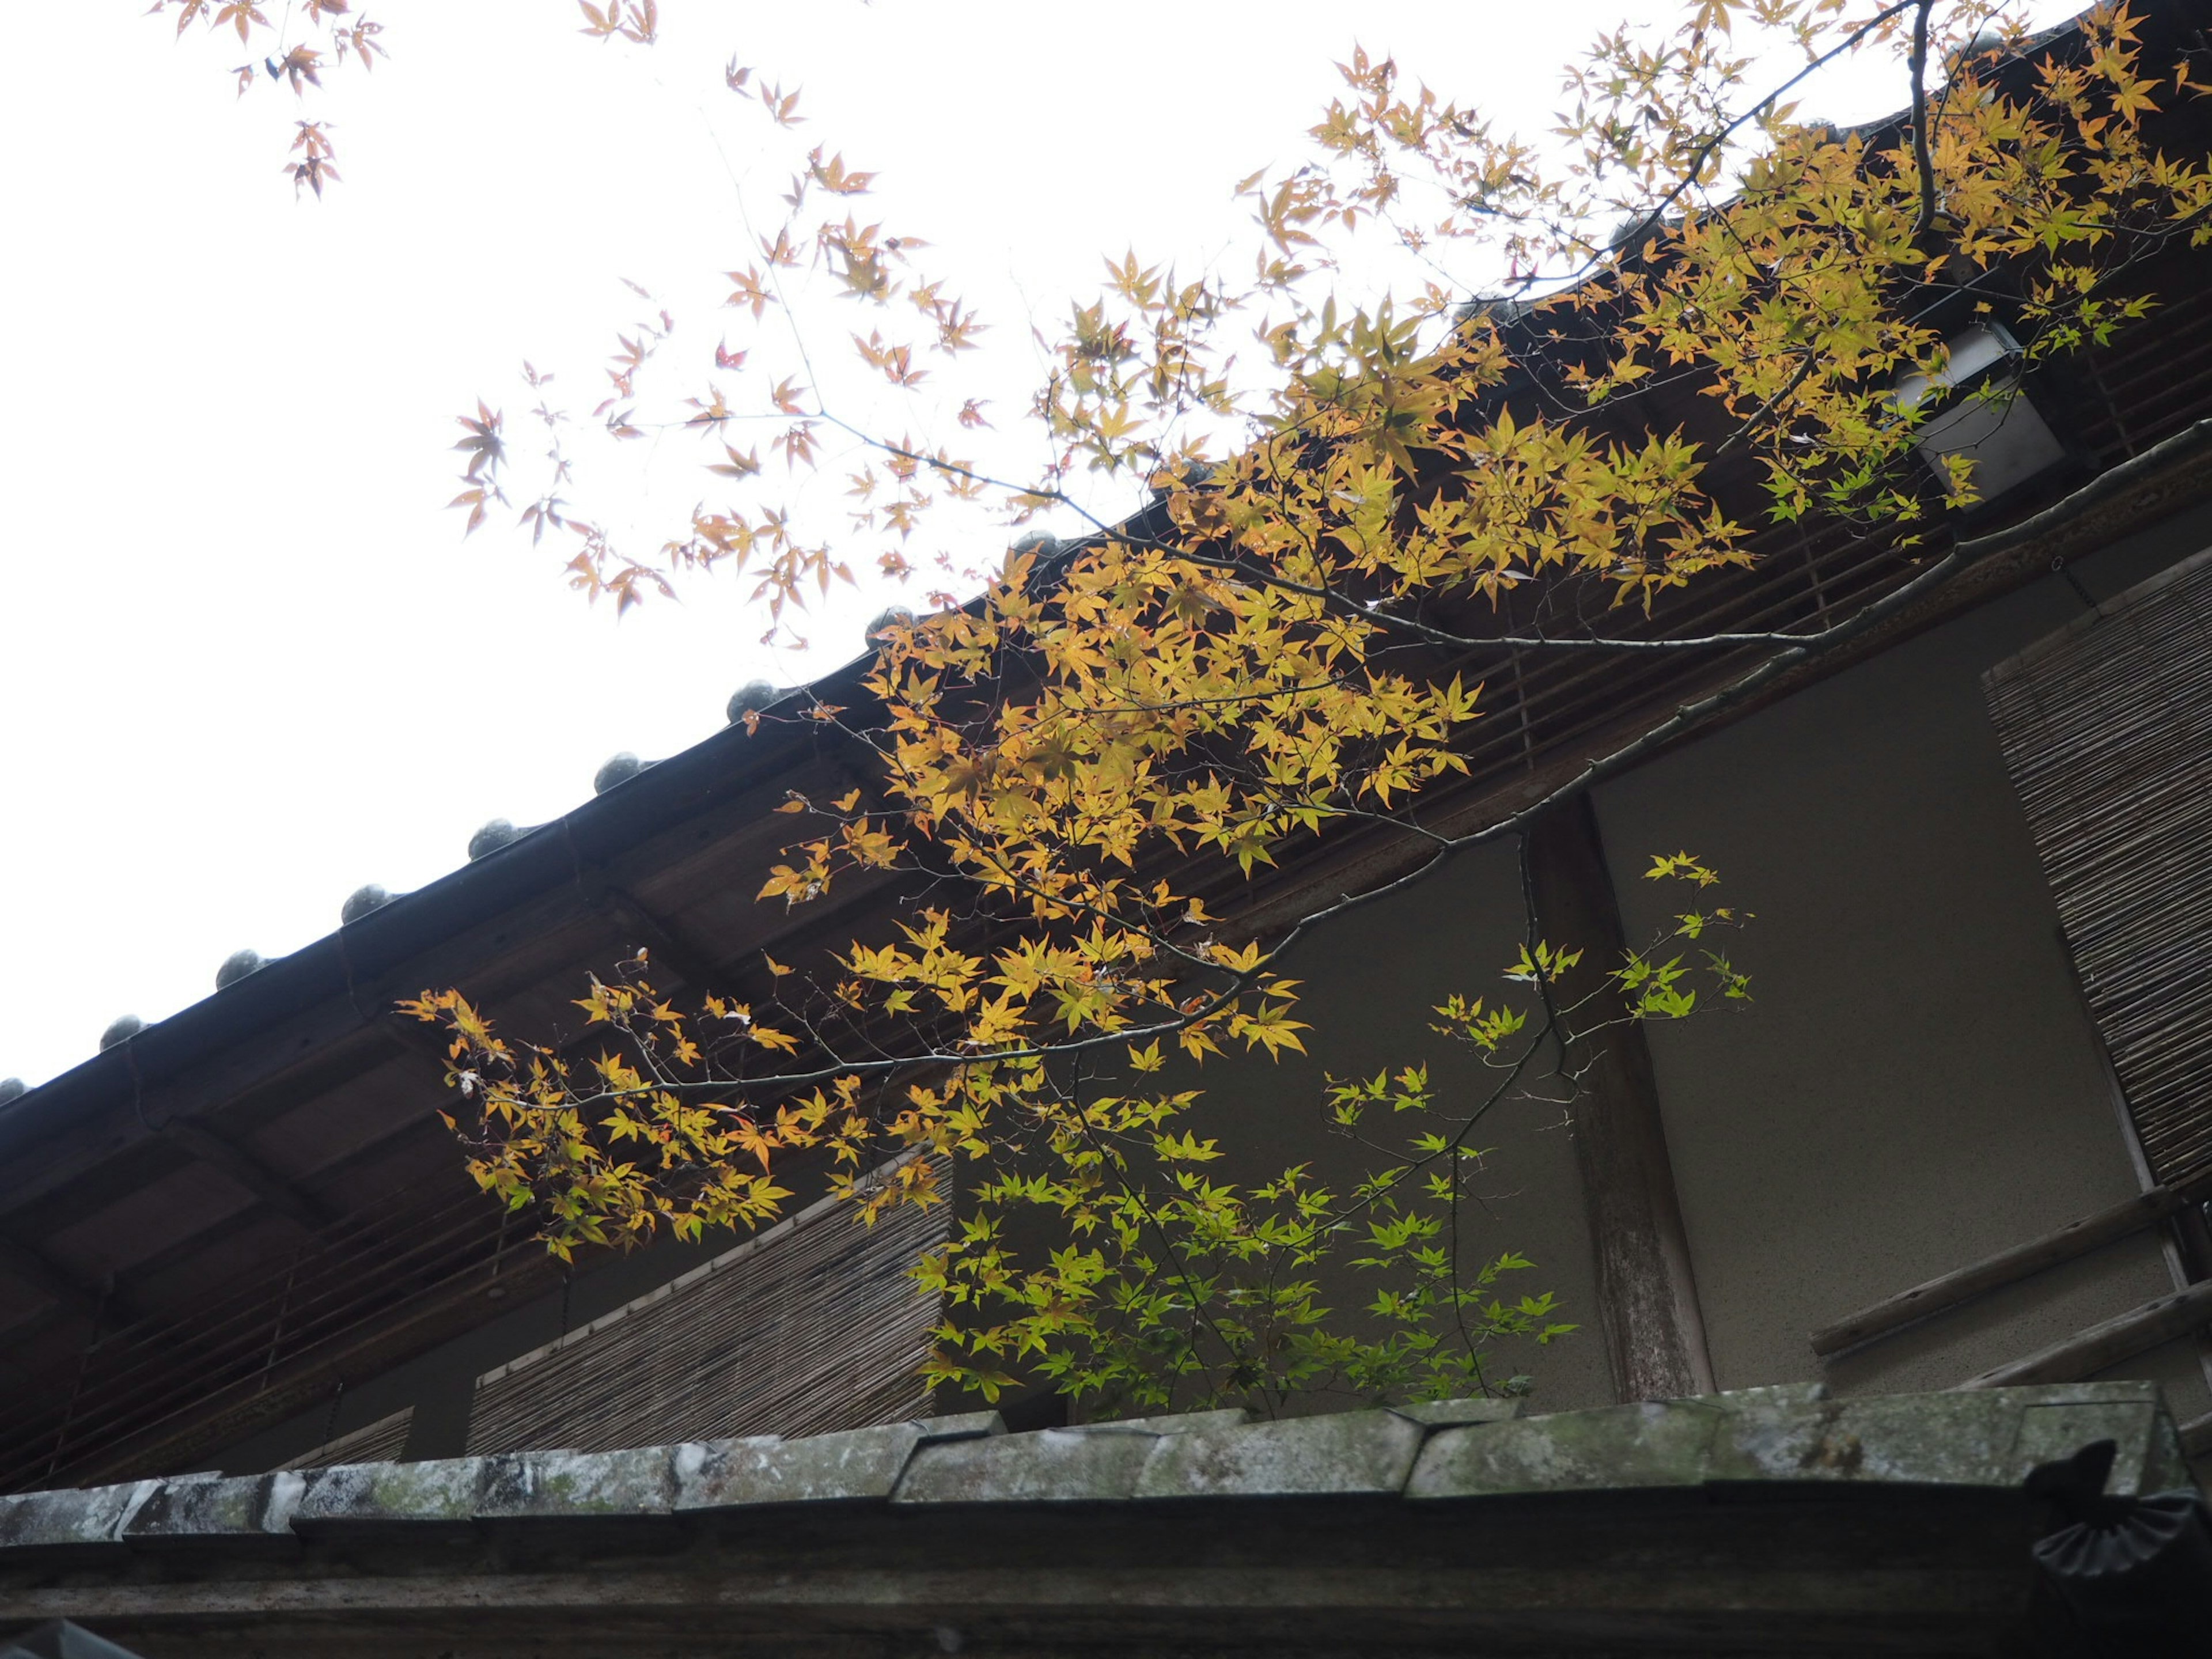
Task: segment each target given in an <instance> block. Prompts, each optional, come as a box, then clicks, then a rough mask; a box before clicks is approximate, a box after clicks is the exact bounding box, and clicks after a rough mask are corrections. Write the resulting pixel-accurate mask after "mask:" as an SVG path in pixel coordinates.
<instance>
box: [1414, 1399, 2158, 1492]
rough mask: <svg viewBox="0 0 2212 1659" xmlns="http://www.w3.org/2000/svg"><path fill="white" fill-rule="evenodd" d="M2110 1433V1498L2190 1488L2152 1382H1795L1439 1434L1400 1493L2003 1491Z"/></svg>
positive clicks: (1457, 1429)
mask: <svg viewBox="0 0 2212 1659" xmlns="http://www.w3.org/2000/svg"><path fill="white" fill-rule="evenodd" d="M2106 1439H2109V1440H2112V1441H2114V1442H2115V1443H2117V1444H2118V1449H2119V1455H2118V1462H2116V1464H2115V1466H2114V1470H2113V1475H2112V1482H2111V1489H2112V1491H2113V1492H2138V1491H2152V1490H2158V1489H2160V1488H2161V1487H2162V1486H2166V1485H2168V1484H2186V1480H2187V1473H2186V1468H2185V1466H2184V1465H2183V1464H2182V1462H2181V1461H2180V1446H2179V1440H2178V1438H2177V1437H2175V1436H2174V1434H2173V1431H2172V1423H2171V1421H2170V1419H2167V1418H2166V1414H2165V1413H2164V1412H2163V1411H2162V1410H2161V1409H2160V1403H2159V1396H2158V1391H2157V1389H2156V1387H2155V1385H2154V1384H2152V1383H2068V1384H2054V1385H2050V1386H2046V1387H2040V1388H2029V1389H1981V1390H1966V1391H1955V1392H1952V1393H1948V1394H1922V1395H1865V1396H1859V1397H1854V1398H1850V1399H1840V1400H1839V1399H1832V1398H1831V1397H1829V1395H1828V1393H1827V1391H1826V1389H1825V1388H1823V1387H1822V1386H1821V1385H1820V1384H1818V1383H1802V1384H1790V1385H1785V1386H1782V1387H1777V1388H1767V1389H1742V1390H1740V1391H1737V1392H1735V1393H1729V1394H1719V1395H1702V1396H1699V1397H1698V1398H1694V1399H1688V1400H1670V1401H1650V1402H1646V1403H1644V1404H1640V1405H1631V1406H1614V1407H1604V1408H1602V1409H1600V1410H1597V1411H1588V1412H1559V1413H1553V1414H1551V1415H1549V1416H1546V1417H1532V1418H1523V1419H1519V1420H1518V1421H1516V1422H1510V1423H1499V1424H1493V1425H1489V1426H1487V1427H1468V1428H1455V1429H1449V1430H1446V1431H1443V1432H1441V1433H1439V1434H1437V1435H1436V1436H1435V1437H1433V1438H1432V1439H1431V1441H1430V1443H1428V1445H1427V1446H1426V1447H1425V1448H1424V1449H1423V1451H1422V1454H1421V1457H1420V1461H1419V1464H1418V1465H1417V1466H1416V1467H1415V1468H1414V1471H1413V1479H1412V1480H1410V1481H1409V1482H1408V1483H1407V1497H1409V1498H1469V1497H1480V1496H1484V1495H1489V1494H1504V1493H1512V1492H1577V1491H1595V1490H1600V1489H1603V1488H1607V1487H1634V1486H1699V1485H1703V1484H1705V1483H1706V1482H1709V1481H1717V1482H1733V1481H1831V1480H1848V1481H1866V1482H1875V1481H1879V1482H1882V1483H1886V1484H1891V1485H1912V1486H2000V1487H2010V1486H2018V1485H2019V1484H2020V1482H2021V1480H2023V1479H2025V1478H2026V1476H2027V1472H2028V1470H2030V1469H2031V1468H2034V1467H2035V1466H2036V1465H2037V1464H2039V1463H2045V1462H2052V1461H2054V1460H2056V1459H2058V1458H2063V1457H2069V1456H2071V1455H2073V1454H2074V1453H2075V1452H2076V1451H2078V1450H2079V1449H2081V1447H2082V1446H2084V1445H2086V1444H2087V1443H2090V1442H2091V1441H2094V1440H2106Z"/></svg>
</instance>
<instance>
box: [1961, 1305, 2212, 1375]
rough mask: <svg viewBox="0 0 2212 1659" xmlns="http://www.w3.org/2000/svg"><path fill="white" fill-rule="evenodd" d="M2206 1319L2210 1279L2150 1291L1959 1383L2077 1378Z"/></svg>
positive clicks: (2209, 1318)
mask: <svg viewBox="0 0 2212 1659" xmlns="http://www.w3.org/2000/svg"><path fill="white" fill-rule="evenodd" d="M2207 1323H2212V1280H2208V1281H2207V1282H2205V1283H2203V1284H2202V1285H2190V1286H2189V1287H2188V1288H2187V1289H2186V1290H2180V1291H2172V1292H2170V1293H2169V1294H2167V1295H2165V1296H2154V1297H2152V1298H2151V1299H2150V1300H2149V1301H2148V1302H2144V1303H2140V1304H2137V1305H2136V1306H2135V1307H2132V1308H2130V1309H2129V1310H2127V1311H2126V1312H2125V1313H2124V1314H2116V1315H2114V1316H2112V1318H2110V1319H2107V1320H2103V1321H2101V1322H2099V1323H2097V1324H2094V1325H2092V1326H2090V1327H2089V1328H2087V1329H2086V1330H2081V1331H2076V1332H2075V1334H2073V1335H2071V1336H2069V1337H2066V1338H2064V1339H2063V1340H2059V1341H2057V1342H2053V1343H2051V1345H2050V1346H2048V1347H2043V1348H2038V1349H2037V1350H2036V1351H2035V1352H2033V1353H2031V1354H2028V1355H2026V1356H2025V1357H2023V1358H2019V1359H2014V1360H2008V1361H2007V1362H2006V1363H2005V1364H2002V1365H1992V1366H1991V1367H1990V1369H1989V1370H1985V1371H1984V1372H1982V1373H1981V1374H1980V1375H1979V1376H1970V1377H1968V1378H1967V1379H1966V1381H1965V1382H1963V1383H1960V1384H1959V1385H1958V1386H1959V1387H1960V1388H1961V1389H2009V1388H2015V1387H2017V1386H2021V1385H2022V1384H2026V1383H2078V1382H2080V1381H2081V1380H2082V1379H2083V1378H2084V1377H2089V1376H2095V1375H2096V1374H2097V1373H2098V1372H2099V1371H2101V1370H2104V1369H2105V1368H2106V1366H2108V1365H2117V1364H2119V1363H2120V1362H2121V1361H2122V1360H2123V1359H2130V1358H2134V1357H2135V1356H2136V1354H2139V1353H2142V1352H2144V1351H2145V1350H2146V1349H2149V1348H2154V1347H2156V1346H2158V1345H2159V1344H2160V1343H2161V1342H2166V1341H2171V1340H2172V1339H2173V1338H2175V1337H2177V1336H2185V1335H2187V1334H2189V1333H2190V1332H2191V1331H2194V1330H2197V1329H2198V1328H2201V1327H2203V1326H2204V1325H2205V1324H2207Z"/></svg>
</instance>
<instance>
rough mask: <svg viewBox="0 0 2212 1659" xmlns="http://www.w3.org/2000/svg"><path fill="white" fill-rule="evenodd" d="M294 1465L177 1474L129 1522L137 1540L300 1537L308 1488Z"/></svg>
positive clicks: (128, 1535)
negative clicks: (297, 1518)
mask: <svg viewBox="0 0 2212 1659" xmlns="http://www.w3.org/2000/svg"><path fill="white" fill-rule="evenodd" d="M153 1485H154V1490H153V1491H152V1492H149V1493H148V1494H147V1496H146V1501H145V1502H144V1503H143V1504H140V1505H139V1506H138V1509H137V1513H135V1514H134V1515H132V1516H131V1518H130V1519H129V1520H128V1521H127V1522H125V1523H124V1527H123V1536H124V1537H125V1539H127V1540H129V1541H131V1543H134V1544H189V1543H194V1542H209V1541H217V1540H221V1541H241V1540H245V1539H249V1538H261V1539H282V1540H283V1541H285V1542H287V1543H289V1542H292V1541H294V1540H293V1532H292V1517H293V1516H294V1515H295V1512H296V1511H297V1510H298V1509H299V1506H300V1499H301V1497H302V1496H303V1495H304V1493H305V1492H306V1490H307V1480H306V1478H305V1477H304V1476H302V1475H301V1474H299V1473H297V1472H296V1471H294V1470H291V1469H284V1470H281V1471H279V1472H277V1473H276V1474H248V1475H239V1476H235V1477H233V1478H231V1479H228V1480H162V1481H157V1482H155V1483H153Z"/></svg>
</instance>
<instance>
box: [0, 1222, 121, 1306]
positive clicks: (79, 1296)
mask: <svg viewBox="0 0 2212 1659" xmlns="http://www.w3.org/2000/svg"><path fill="white" fill-rule="evenodd" d="M0 1273H6V1274H7V1275H8V1277H9V1278H10V1279H14V1280H15V1282H16V1283H18V1284H20V1285H25V1286H27V1288H29V1289H31V1290H33V1291H37V1292H38V1293H39V1294H40V1296H43V1297H46V1299H47V1300H48V1301H49V1302H52V1303H56V1304H59V1305H60V1306H62V1307H64V1308H67V1309H69V1310H70V1311H71V1312H73V1313H78V1314H82V1315H84V1316H87V1317H89V1318H97V1317H98V1316H99V1315H100V1310H101V1308H102V1305H103V1304H104V1303H105V1301H106V1297H103V1296H102V1295H101V1293H100V1287H99V1286H98V1285H87V1284H85V1283H83V1282H82V1280H80V1279H78V1278H77V1277H76V1274H74V1273H70V1272H68V1271H67V1270H66V1269H64V1268H62V1267H56V1266H55V1265H54V1264H53V1263H52V1262H51V1261H47V1260H46V1257H44V1256H42V1255H40V1254H39V1253H38V1252H37V1251H36V1250H34V1249H31V1247H30V1246H29V1245H27V1244H18V1243H16V1242H15V1240H14V1239H12V1238H0Z"/></svg>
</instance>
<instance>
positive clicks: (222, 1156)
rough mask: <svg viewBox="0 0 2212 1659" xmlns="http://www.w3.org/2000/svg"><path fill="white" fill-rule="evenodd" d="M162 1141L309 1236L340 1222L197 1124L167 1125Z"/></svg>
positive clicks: (298, 1190) (291, 1186) (170, 1123)
mask: <svg viewBox="0 0 2212 1659" xmlns="http://www.w3.org/2000/svg"><path fill="white" fill-rule="evenodd" d="M161 1138H162V1139H164V1140H166V1141H167V1142H168V1143H169V1144H170V1145H171V1146H174V1147H176V1148H177V1149H178V1150H179V1152H184V1153H185V1154H186V1155H187V1156H189V1157H191V1158H194V1159H197V1161H198V1162H200V1163H202V1164H206V1165H207V1166H208V1168H210V1170H215V1171H216V1172H217V1173H218V1174H220V1175H222V1176H223V1177H224V1178H225V1179H226V1180H228V1181H230V1182H234V1184H236V1185H237V1186H240V1187H242V1188H245V1189H246V1191H247V1192H249V1193H251V1194H253V1196H254V1197H256V1198H258V1199H259V1200H261V1201H262V1202H263V1203H264V1204H266V1205H267V1206H269V1207H270V1209H272V1210H274V1211H276V1213H277V1214H279V1215H281V1216H283V1217H284V1218H286V1219H287V1220H289V1221H296V1222H297V1223H299V1224H300V1225H301V1226H302V1227H305V1228H306V1229H307V1231H309V1232H316V1231H320V1230H321V1229H322V1228H324V1227H326V1226H328V1225H330V1224H331V1222H332V1221H334V1220H336V1219H337V1217H336V1216H335V1215H334V1214H333V1213H332V1212H330V1211H329V1210H327V1209H325V1207H324V1206H322V1205H320V1204H318V1203H316V1202H315V1200H313V1199H312V1198H309V1197H308V1196H307V1194H305V1193H303V1192H301V1190H300V1189H299V1188H296V1187H295V1186H293V1185H292V1184H291V1182H289V1181H286V1180H285V1179H284V1177H283V1176H280V1175H278V1174H277V1173H276V1171H275V1170H271V1169H270V1167H269V1166H268V1165H267V1164H264V1163H262V1162H261V1160H260V1159H258V1158H255V1157H253V1156H252V1154H251V1153H248V1152H243V1151H241V1150H240V1148H238V1147H236V1146H232V1145H231V1144H230V1142H228V1140H225V1139H223V1138H222V1136H221V1135H218V1134H216V1133H214V1132H213V1131H211V1130H209V1129H204V1128H202V1127H200V1126H199V1125H198V1124H197V1123H186V1122H182V1121H170V1122H167V1123H164V1124H163V1125H162V1126H161Z"/></svg>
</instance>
